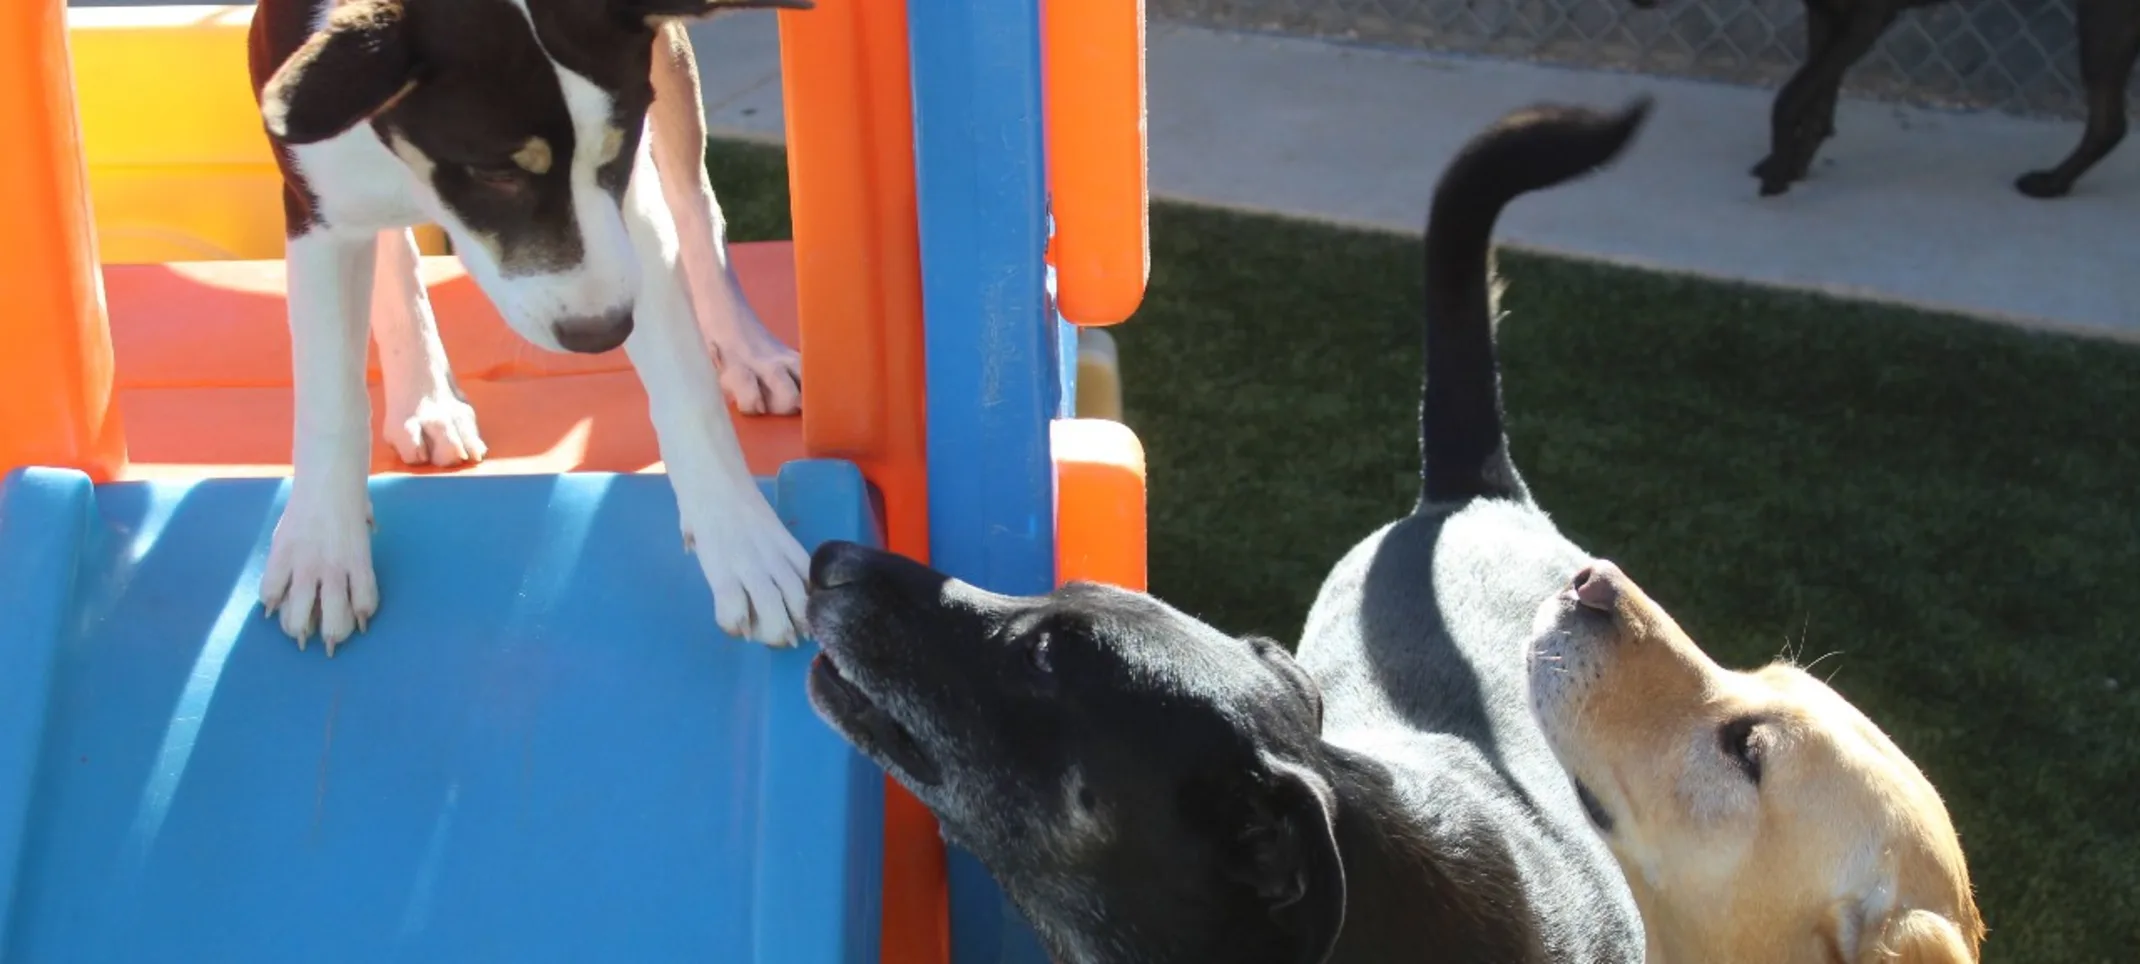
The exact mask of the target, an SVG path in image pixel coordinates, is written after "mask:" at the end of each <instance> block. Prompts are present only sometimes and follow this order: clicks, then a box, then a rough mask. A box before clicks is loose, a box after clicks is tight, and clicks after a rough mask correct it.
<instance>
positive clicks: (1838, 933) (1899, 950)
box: [1829, 904, 1977, 964]
mask: <svg viewBox="0 0 2140 964" xmlns="http://www.w3.org/2000/svg"><path fill="white" fill-rule="evenodd" d="M1846 908H1847V909H1846ZM1859 909H1860V908H1858V907H1855V906H1850V905H1847V904H1846V905H1840V906H1838V907H1837V909H1836V911H1835V912H1834V914H1833V916H1832V918H1831V924H1832V925H1833V927H1832V929H1831V930H1830V932H1829V938H1830V939H1831V940H1833V941H1834V942H1835V944H1836V951H1837V957H1839V958H1840V959H1842V960H1845V961H1851V962H1853V964H1977V951H1976V940H1975V939H1972V938H1971V937H1970V936H1969V935H1968V934H1965V933H1964V932H1963V930H1962V927H1961V925H1959V924H1956V923H1955V922H1954V921H1951V920H1948V919H1947V918H1945V917H1942V916H1940V915H1939V914H1935V913H1933V912H1931V911H1929V910H1898V911H1896V912H1894V913H1893V914H1891V915H1889V916H1888V918H1887V919H1886V920H1885V921H1878V922H1869V923H1872V924H1873V925H1874V926H1870V927H1864V926H1851V924H1852V922H1851V921H1849V920H1847V919H1844V917H1845V915H1847V914H1850V913H1854V912H1856V911H1857V910H1859ZM1852 945H1855V946H1852Z"/></svg>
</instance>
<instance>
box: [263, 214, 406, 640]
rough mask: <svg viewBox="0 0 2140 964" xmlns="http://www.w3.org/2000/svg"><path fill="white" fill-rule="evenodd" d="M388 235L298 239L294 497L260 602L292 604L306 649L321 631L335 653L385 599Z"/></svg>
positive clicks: (283, 608)
mask: <svg viewBox="0 0 2140 964" xmlns="http://www.w3.org/2000/svg"><path fill="white" fill-rule="evenodd" d="M377 243H378V242H377V240H376V238H375V237H374V235H372V234H371V233H363V234H344V235H337V234H335V233H333V232H331V231H328V230H326V229H323V228H315V229H313V230H312V231H311V232H310V233H308V234H305V235H303V236H300V237H295V238H291V239H290V241H289V245H288V249H287V255H286V257H287V264H288V269H289V291H290V292H291V297H290V358H291V362H292V368H291V382H292V391H293V393H294V394H295V396H296V406H295V416H296V417H295V418H294V419H293V422H294V428H295V438H294V445H293V446H292V451H291V459H290V462H291V470H292V473H291V474H292V477H291V480H290V498H289V501H288V502H287V503H286V504H285V505H284V506H283V510H282V518H281V519H280V520H278V521H277V522H276V524H275V536H274V541H273V543H272V545H271V547H270V548H269V550H268V560H267V569H266V571H265V572H263V573H262V574H261V576H260V603H261V605H262V606H265V607H266V608H267V611H268V612H269V613H271V614H272V613H276V612H278V611H279V612H280V613H281V617H282V620H281V621H282V630H283V632H286V633H288V634H290V636H291V637H292V638H294V639H296V640H297V645H298V647H299V648H300V649H301V648H303V647H304V645H305V640H306V638H307V637H309V636H311V635H312V634H313V633H314V632H315V631H316V632H318V633H319V635H320V638H321V639H322V640H324V641H325V642H326V644H327V655H329V656H332V655H334V648H335V647H336V646H338V645H340V644H341V643H342V641H343V640H346V639H348V638H349V637H350V635H351V634H353V633H355V632H358V631H360V630H362V629H363V628H364V623H365V621H366V620H369V619H370V618H371V616H372V614H373V613H374V612H377V611H378V609H379V584H378V582H377V581H376V580H375V579H374V578H373V575H372V548H371V521H372V514H371V497H370V496H369V494H368V493H367V492H366V491H365V486H364V483H365V479H366V477H367V476H368V475H369V474H370V463H371V458H370V455H371V399H370V397H369V396H367V395H366V394H365V391H364V338H365V330H366V329H367V328H368V327H369V326H368V324H367V321H368V320H369V310H370V307H371V290H372V279H373V265H374V262H375V261H376V260H377V259H376V257H375V255H376V251H375V247H376V245H377Z"/></svg>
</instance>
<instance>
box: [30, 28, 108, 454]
mask: <svg viewBox="0 0 2140 964" xmlns="http://www.w3.org/2000/svg"><path fill="white" fill-rule="evenodd" d="M65 16H66V10H65V8H64V6H63V5H62V3H61V0H33V2H29V3H24V2H21V0H16V2H13V3H6V4H0V139H4V140H6V141H8V142H9V144H10V146H9V148H8V149H7V150H4V151H0V211H7V212H10V214H11V215H12V217H13V218H15V225H16V231H17V232H19V233H17V235H16V237H18V238H30V239H36V240H35V241H33V242H32V243H28V244H17V245H15V246H14V249H13V250H12V251H11V252H10V253H9V255H8V257H6V258H0V295H5V298H6V305H5V307H0V311H4V312H5V314H4V315H0V344H5V345H6V346H7V348H6V350H4V351H0V466H4V467H10V468H11V467H13V466H17V465H32V464H37V465H57V466H66V467H70V468H76V469H80V470H82V471H84V472H86V473H88V474H89V476H90V478H92V479H96V480H97V481H100V482H101V481H108V480H110V479H112V478H113V477H115V476H117V475H118V473H119V471H120V469H121V468H122V467H123V466H124V465H125V464H126V436H125V433H124V431H123V429H122V427H121V425H120V423H119V407H118V397H117V390H116V381H115V377H114V372H113V369H112V351H111V330H110V328H109V327H108V326H107V325H106V324H105V321H104V295H103V280H102V278H100V277H99V275H98V271H97V261H96V242H95V238H94V237H93V235H92V233H91V228H90V220H89V194H88V188H87V182H88V179H89V176H88V173H87V172H86V171H85V170H84V169H83V167H82V148H81V137H82V135H81V129H80V127H79V126H78V125H77V124H76V121H75V113H74V76H73V72H72V71H71V70H70V69H69V67H68V62H67V31H66V19H65Z"/></svg>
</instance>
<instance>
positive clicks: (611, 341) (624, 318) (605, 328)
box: [550, 308, 632, 355]
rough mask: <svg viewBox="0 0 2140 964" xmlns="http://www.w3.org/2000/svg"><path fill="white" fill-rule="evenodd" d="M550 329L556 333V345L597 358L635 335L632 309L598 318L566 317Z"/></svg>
mask: <svg viewBox="0 0 2140 964" xmlns="http://www.w3.org/2000/svg"><path fill="white" fill-rule="evenodd" d="M550 330H551V331H552V332H555V333H556V334H557V344H558V345H559V347H562V348H563V349H565V350H566V351H569V352H578V353H580V354H582V355H598V354H601V353H602V352H605V351H608V350H610V349H612V348H615V347H617V346H618V345H621V344H624V339H626V338H630V337H631V336H632V310H631V309H630V308H618V309H616V310H614V311H606V312H603V313H602V314H599V315H588V316H586V317H583V318H567V319H565V320H563V321H560V322H558V323H557V324H554V325H551V326H550Z"/></svg>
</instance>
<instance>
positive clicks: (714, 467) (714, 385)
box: [624, 148, 810, 646]
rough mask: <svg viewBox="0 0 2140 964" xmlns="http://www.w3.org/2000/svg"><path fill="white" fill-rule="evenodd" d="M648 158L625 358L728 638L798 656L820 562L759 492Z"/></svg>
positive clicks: (641, 184) (635, 234)
mask: <svg viewBox="0 0 2140 964" xmlns="http://www.w3.org/2000/svg"><path fill="white" fill-rule="evenodd" d="M651 167H652V156H651V154H650V153H648V152H647V150H646V149H645V148H642V152H641V154H640V156H639V163H638V166H637V168H636V169H635V170H634V172H633V174H632V180H631V186H630V187H629V188H628V189H627V190H626V192H625V199H624V217H625V225H626V227H627V229H628V230H629V231H630V232H631V237H632V247H633V248H634V249H635V250H636V251H637V253H638V255H639V264H640V288H639V298H638V304H637V308H636V311H635V313H634V314H635V319H636V321H635V325H634V327H633V330H632V335H631V337H630V338H629V339H626V340H625V342H624V352H625V355H626V356H627V357H629V358H630V359H631V362H632V367H633V368H635V369H637V370H638V372H639V380H640V382H641V383H642V384H644V385H645V386H646V394H647V403H648V408H649V409H650V414H651V415H652V417H653V420H654V434H655V438H656V439H657V441H658V442H659V444H660V446H661V458H662V461H663V462H665V463H666V464H667V465H668V470H669V483H670V484H671V485H672V486H674V487H675V489H676V508H677V515H678V517H679V520H680V521H681V523H682V524H683V533H684V546H685V548H687V549H690V550H693V551H695V552H696V553H697V554H698V562H699V569H700V570H701V571H703V572H704V573H705V576H706V583H707V585H709V586H711V587H712V589H713V605H714V616H715V619H716V620H718V621H719V623H720V625H721V629H722V630H724V631H726V632H727V633H729V634H730V635H733V636H741V637H744V638H747V639H751V640H755V641H757V642H761V643H766V644H769V645H774V646H790V645H794V643H795V642H796V641H797V640H798V638H799V637H800V636H801V634H802V633H803V632H804V629H803V606H804V603H805V601H806V598H805V594H804V593H805V586H806V584H807V573H808V572H809V566H810V557H809V555H808V554H807V553H805V552H803V549H802V545H801V544H800V543H798V542H796V541H795V537H794V536H792V535H790V534H789V533H788V530H787V527H786V526H784V525H782V524H781V522H780V517H779V516H778V515H777V514H776V513H774V511H773V507H772V506H771V505H770V504H768V503H767V502H766V500H765V496H764V495H763V494H761V493H760V492H759V491H758V485H757V482H756V481H755V480H753V479H752V478H751V475H750V468H749V466H747V465H746V464H745V463H744V461H743V447H742V444H741V443H740V442H739V440H738V439H737V438H736V429H735V425H734V424H733V423H732V422H730V420H729V414H728V406H727V404H725V403H724V402H723V401H722V398H721V390H720V384H719V380H718V378H717V376H716V375H715V374H714V368H713V361H712V359H710V358H708V357H707V356H706V351H705V348H704V346H703V345H702V343H701V342H700V340H699V330H698V327H697V326H696V325H695V324H693V322H692V316H691V303H690V299H689V296H688V295H687V294H686V292H685V290H684V280H683V273H682V270H681V269H680V267H679V266H678V264H677V241H676V226H675V223H674V221H673V220H671V218H670V216H669V209H668V207H667V205H666V204H664V203H663V202H662V198H661V187H660V184H659V183H657V178H656V177H655V175H654V172H653V171H652V170H651V169H650V168H651Z"/></svg>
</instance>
